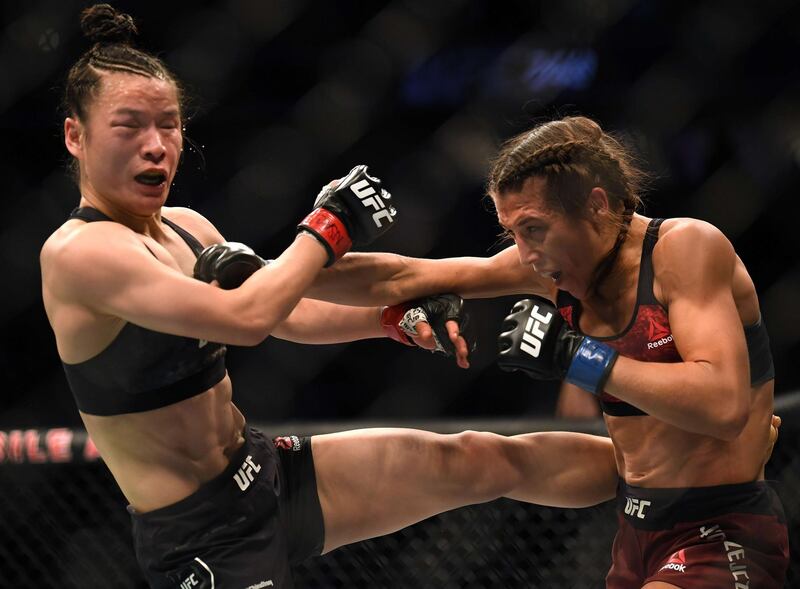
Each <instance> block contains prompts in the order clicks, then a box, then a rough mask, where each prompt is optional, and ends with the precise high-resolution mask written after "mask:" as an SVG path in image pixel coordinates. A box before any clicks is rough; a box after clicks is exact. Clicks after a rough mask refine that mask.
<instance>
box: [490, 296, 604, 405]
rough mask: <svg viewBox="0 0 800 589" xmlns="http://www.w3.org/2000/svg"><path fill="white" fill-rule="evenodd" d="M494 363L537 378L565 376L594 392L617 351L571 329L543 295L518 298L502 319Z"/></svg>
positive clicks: (550, 378)
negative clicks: (539, 297)
mask: <svg viewBox="0 0 800 589" xmlns="http://www.w3.org/2000/svg"><path fill="white" fill-rule="evenodd" d="M498 343H499V345H500V355H499V357H498V359H497V363H498V364H499V365H500V368H502V369H503V370H508V371H512V370H522V371H524V372H526V373H527V374H528V375H529V376H531V377H532V378H536V379H539V380H556V379H558V380H560V379H564V380H566V381H567V382H570V383H572V384H574V385H577V386H579V387H581V388H582V389H585V390H587V391H589V392H590V393H594V394H596V395H598V394H600V393H602V392H603V387H604V386H605V383H606V381H607V380H608V375H609V374H610V373H611V369H612V368H613V366H614V362H616V360H617V356H618V353H617V351H616V350H615V349H614V348H612V347H611V346H608V345H606V344H604V343H602V342H599V341H597V340H594V339H592V338H590V337H588V336H585V335H581V334H579V333H578V332H576V331H575V330H573V329H571V328H570V327H569V325H568V324H567V322H566V321H564V319H563V318H562V317H561V313H559V312H558V309H556V307H555V306H553V304H552V303H550V302H549V301H546V300H544V299H525V300H522V301H519V302H517V303H516V304H515V305H514V307H513V308H512V309H511V314H510V315H509V316H508V317H506V318H505V320H504V321H503V333H501V334H500V337H499V338H498Z"/></svg>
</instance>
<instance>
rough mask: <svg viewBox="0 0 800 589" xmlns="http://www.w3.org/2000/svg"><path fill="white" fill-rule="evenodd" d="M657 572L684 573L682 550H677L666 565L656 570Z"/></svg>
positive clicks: (684, 563)
mask: <svg viewBox="0 0 800 589" xmlns="http://www.w3.org/2000/svg"><path fill="white" fill-rule="evenodd" d="M658 570H659V572H661V571H664V570H666V571H677V572H679V573H685V572H686V554H685V551H684V550H683V549H680V550H678V552H676V553H674V554H673V555H672V556H670V557H669V560H668V561H667V564H665V565H664V566H663V567H661V568H660V569H658Z"/></svg>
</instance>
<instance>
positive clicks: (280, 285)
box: [226, 233, 327, 343]
mask: <svg viewBox="0 0 800 589" xmlns="http://www.w3.org/2000/svg"><path fill="white" fill-rule="evenodd" d="M326 260H327V252H326V251H325V250H324V249H323V247H322V246H321V245H320V244H319V243H318V242H317V241H316V239H315V238H313V237H312V236H310V235H306V234H303V233H301V234H298V236H297V237H296V238H295V241H294V243H292V245H290V246H289V247H288V248H286V250H285V251H284V252H283V253H282V254H281V255H280V256H279V257H278V258H277V259H276V260H274V261H273V262H272V263H271V264H268V265H267V266H265V267H264V268H261V269H260V270H258V271H257V272H255V273H254V274H253V275H252V276H251V277H250V278H249V279H248V280H247V281H246V282H245V283H244V284H243V285H242V286H241V287H240V288H237V289H235V290H232V291H228V292H230V293H231V296H235V297H237V301H236V303H237V307H238V309H239V311H238V313H239V314H240V315H241V317H243V320H244V321H245V322H248V324H249V325H251V326H252V328H250V329H248V330H247V331H248V332H250V333H251V334H255V335H257V336H260V337H258V339H257V341H260V340H261V339H263V338H264V337H266V336H267V335H269V334H270V333H272V331H273V330H274V329H275V328H276V326H278V325H279V324H280V323H282V322H284V321H285V320H286V318H287V317H288V316H289V314H290V313H291V312H292V311H293V309H294V308H295V307H296V306H297V304H298V303H299V302H300V299H301V298H302V297H303V296H304V294H305V291H306V290H307V289H308V288H309V287H310V286H311V284H312V283H313V281H314V279H315V278H316V276H317V274H318V273H319V271H320V269H321V268H322V266H323V264H324V263H325V261H326ZM243 337H247V336H246V335H244V334H243ZM226 341H228V343H239V342H237V341H235V338H234V339H229V340H226ZM257 341H256V342H248V343H257Z"/></svg>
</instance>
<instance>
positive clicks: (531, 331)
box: [520, 305, 553, 358]
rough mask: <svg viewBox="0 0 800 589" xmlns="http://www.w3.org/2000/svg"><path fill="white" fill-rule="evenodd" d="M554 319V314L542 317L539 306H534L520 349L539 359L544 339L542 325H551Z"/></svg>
mask: <svg viewBox="0 0 800 589" xmlns="http://www.w3.org/2000/svg"><path fill="white" fill-rule="evenodd" d="M552 318H553V314H552V313H548V314H547V315H540V314H539V306H538V305H534V306H533V309H532V310H531V314H530V316H529V317H528V322H527V324H526V325H525V333H523V334H522V342H521V343H520V349H522V351H523V352H525V353H527V354H530V355H531V356H533V357H534V358H538V357H539V353H540V352H541V351H542V340H543V339H544V331H542V325H549V324H550V320H551V319H552Z"/></svg>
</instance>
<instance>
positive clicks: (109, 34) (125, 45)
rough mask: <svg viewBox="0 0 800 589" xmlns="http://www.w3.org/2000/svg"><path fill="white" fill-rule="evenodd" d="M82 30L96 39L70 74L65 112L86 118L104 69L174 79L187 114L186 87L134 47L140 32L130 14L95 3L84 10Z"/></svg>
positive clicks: (158, 62) (63, 102) (157, 62)
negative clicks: (184, 88) (133, 42)
mask: <svg viewBox="0 0 800 589" xmlns="http://www.w3.org/2000/svg"><path fill="white" fill-rule="evenodd" d="M81 30H82V31H83V34H84V36H85V37H86V38H87V39H88V40H89V41H90V42H91V43H92V47H91V48H90V49H89V50H88V51H86V52H85V53H84V54H83V55H82V56H81V57H80V58H79V59H78V61H76V62H75V64H74V65H73V66H72V68H70V70H69V73H68V74H67V81H66V84H65V88H64V96H63V100H62V108H63V110H64V114H65V116H68V117H77V118H78V119H80V120H85V119H86V115H87V112H88V111H87V109H88V106H89V104H91V101H92V100H93V99H94V98H95V97H96V96H97V93H98V91H99V89H100V84H101V81H102V75H103V72H123V73H128V74H134V75H139V76H145V77H148V78H157V79H159V80H165V81H169V82H172V83H173V84H174V85H175V89H176V90H177V93H178V105H179V107H180V108H181V115H182V114H183V106H184V100H183V95H184V93H183V89H182V87H181V85H180V84H179V83H178V80H177V78H176V77H175V76H174V75H173V74H172V72H170V71H169V69H168V68H167V66H166V65H165V64H164V62H163V61H161V60H160V59H159V58H157V57H155V56H154V55H151V54H150V53H147V52H145V51H142V50H140V49H137V48H135V47H133V45H132V41H133V38H134V36H135V35H137V34H138V32H139V31H138V29H137V28H136V23H135V22H134V21H133V18H132V17H131V16H130V15H127V14H124V13H121V12H117V11H116V10H115V9H114V8H113V7H112V6H110V5H108V4H95V5H94V6H90V7H89V8H86V9H85V10H84V11H83V12H82V13H81Z"/></svg>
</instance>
